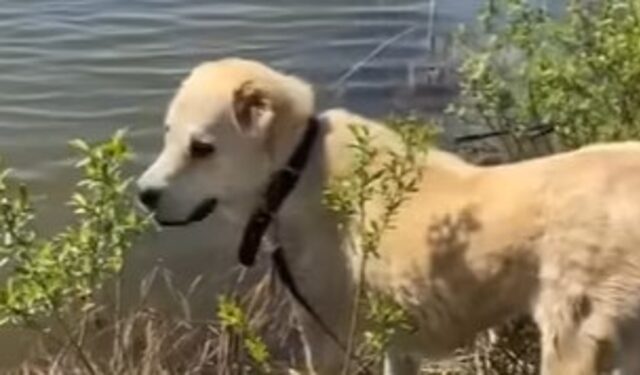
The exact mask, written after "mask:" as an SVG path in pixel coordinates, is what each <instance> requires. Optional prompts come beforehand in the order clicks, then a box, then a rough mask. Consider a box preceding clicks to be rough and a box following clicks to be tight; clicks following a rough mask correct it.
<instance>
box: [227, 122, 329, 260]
mask: <svg viewBox="0 0 640 375" xmlns="http://www.w3.org/2000/svg"><path fill="white" fill-rule="evenodd" d="M319 128H320V122H319V120H318V119H317V118H316V117H315V116H312V117H310V118H309V120H308V122H307V129H306V130H305V132H304V135H303V137H302V140H301V141H300V143H299V144H298V146H297V147H296V149H295V150H294V151H293V154H291V156H290V157H289V161H288V162H287V164H286V166H285V167H284V168H283V169H280V170H279V171H277V172H275V173H274V174H273V175H272V176H271V179H270V181H269V185H267V190H266V191H265V193H264V197H263V200H262V204H261V205H260V206H259V207H258V208H257V209H256V210H255V211H254V212H253V214H252V215H251V218H250V219H249V222H248V223H247V226H246V227H245V229H244V233H243V235H242V242H241V243H240V249H239V254H238V256H239V258H240V263H242V265H244V266H246V267H250V266H252V265H253V264H254V263H255V260H256V256H257V254H258V250H259V249H260V242H261V241H262V237H264V233H265V232H266V231H267V228H268V227H269V224H271V220H272V219H273V216H274V215H275V214H276V213H277V212H278V209H279V208H280V206H281V205H282V202H284V200H285V199H286V198H287V196H288V195H289V193H291V191H292V190H293V189H294V188H295V187H296V184H297V183H298V180H299V179H300V174H301V173H302V171H303V170H304V168H305V166H306V165H307V162H308V160H309V155H310V154H311V148H312V147H313V144H314V142H315V140H316V138H317V136H318V130H319Z"/></svg>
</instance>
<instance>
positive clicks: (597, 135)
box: [452, 0, 640, 158]
mask: <svg viewBox="0 0 640 375" xmlns="http://www.w3.org/2000/svg"><path fill="white" fill-rule="evenodd" d="M487 1H488V2H487V7H486V10H485V12H484V13H483V16H482V18H481V19H482V21H483V22H482V26H481V29H482V31H483V32H482V33H481V35H482V38H483V41H481V42H480V46H479V47H478V46H477V44H476V45H475V46H473V47H470V44H467V45H465V43H462V44H461V48H462V50H463V53H464V62H463V64H462V67H461V70H460V71H461V89H462V93H461V100H460V101H459V103H458V104H457V105H456V106H454V107H453V108H452V110H453V112H454V113H455V114H457V116H458V117H459V118H460V119H462V120H463V122H465V123H468V124H479V125H481V126H483V127H485V128H488V129H491V130H494V131H498V132H502V133H504V134H506V137H505V138H504V142H503V143H504V146H505V148H506V150H507V152H508V153H509V155H510V156H511V158H522V157H526V156H528V155H529V154H530V153H531V142H530V141H531V138H532V137H533V138H536V137H537V136H538V135H539V134H540V133H542V134H544V133H547V131H551V132H553V134H554V136H553V140H554V142H555V143H554V145H553V146H556V147H550V145H549V144H546V147H545V148H543V149H542V151H541V150H539V149H538V150H536V151H535V152H537V153H539V152H549V151H551V150H554V149H557V148H558V147H557V146H559V147H560V148H575V147H580V146H583V145H586V144H589V143H593V142H601V141H619V140H624V139H630V138H637V137H638V136H639V135H640V91H638V90H637V87H638V86H639V85H640V44H639V43H638V40H640V1H638V0H607V1H584V0H583V1H581V0H568V5H567V8H566V12H565V13H563V14H561V15H558V16H557V17H551V16H550V14H549V12H548V11H547V9H546V8H545V6H544V4H546V2H544V1H542V2H541V1H535V0H534V1H525V0H487ZM476 42H478V41H476Z"/></svg>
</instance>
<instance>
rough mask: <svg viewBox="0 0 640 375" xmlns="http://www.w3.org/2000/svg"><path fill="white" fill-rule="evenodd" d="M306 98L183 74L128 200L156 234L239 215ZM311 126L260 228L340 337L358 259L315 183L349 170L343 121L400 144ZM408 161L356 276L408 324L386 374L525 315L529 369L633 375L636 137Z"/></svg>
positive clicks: (264, 83) (302, 113) (332, 122)
mask: <svg viewBox="0 0 640 375" xmlns="http://www.w3.org/2000/svg"><path fill="white" fill-rule="evenodd" d="M313 96H314V95H313V92H312V89H311V88H310V87H309V86H308V85H307V84H306V83H304V82H303V81H301V80H300V79H298V78H295V77H292V76H289V75H285V74H283V73H280V72H277V71H274V70H272V69H270V68H268V67H266V66H264V65H262V64H260V63H258V62H252V61H246V60H239V59H225V60H220V61H215V62H209V63H205V64H202V65H200V66H198V67H197V68H195V69H194V70H193V72H192V73H191V75H190V76H189V77H188V78H186V79H185V81H184V82H183V83H182V86H181V87H180V88H179V90H178V92H177V94H176V96H175V97H174V99H173V101H172V103H171V105H170V107H169V110H168V113H167V116H166V135H165V146H164V149H163V151H162V153H161V154H160V155H159V157H158V159H157V160H156V162H155V163H154V164H153V165H152V166H151V167H149V169H148V170H147V171H146V172H145V173H144V175H143V176H142V177H141V178H140V180H139V186H140V189H141V199H142V201H143V202H144V203H145V204H146V205H147V206H148V207H149V208H150V209H152V210H153V211H154V212H155V217H156V219H157V220H158V221H159V222H160V223H163V224H167V225H172V224H173V225H182V224H188V223H190V222H192V221H196V220H199V219H202V218H204V217H205V216H206V215H208V214H209V213H210V212H211V211H213V209H214V208H215V207H216V206H217V207H220V208H221V209H226V210H228V211H230V212H232V213H233V214H235V215H238V216H239V217H244V218H246V217H247V216H248V215H249V213H250V212H251V211H252V210H253V209H254V208H255V207H256V206H257V205H258V204H259V203H260V199H261V196H262V193H263V190H264V189H265V186H266V184H267V181H268V180H269V176H270V175H271V174H272V173H273V172H274V171H276V170H278V169H280V168H282V167H283V166H284V164H285V163H286V161H287V159H288V157H289V155H290V154H291V153H292V152H293V150H294V149H295V148H296V147H297V145H298V143H299V142H300V138H301V137H302V134H303V133H304V132H305V128H306V126H307V123H308V121H307V120H308V118H309V117H310V116H313V115H314V114H315V108H314V97H313ZM319 118H320V121H321V131H320V135H319V137H318V139H317V140H316V142H315V144H314V145H313V148H312V155H311V159H310V161H309V163H308V165H307V166H306V168H305V170H304V172H303V174H302V177H301V180H300V182H299V183H298V185H297V187H296V188H295V190H294V191H293V192H292V193H291V195H290V196H289V197H288V198H287V200H286V201H285V203H284V206H283V207H282V208H281V210H280V211H279V212H278V214H277V216H276V218H275V221H276V223H277V236H278V238H279V240H280V242H281V243H282V244H283V245H284V248H285V252H286V256H287V259H288V261H289V263H290V265H291V268H292V270H293V273H294V276H295V278H296V280H297V283H298V284H299V286H300V289H301V290H302V292H303V294H304V295H305V297H306V298H307V299H308V300H309V301H310V302H311V304H312V305H313V306H314V309H315V310H317V311H318V313H319V314H320V315H321V317H322V319H323V321H324V322H326V323H327V324H328V325H329V326H330V327H331V328H332V330H333V331H334V332H335V333H336V334H338V335H339V336H340V337H339V338H340V339H341V340H345V339H346V337H345V336H346V332H347V325H348V320H349V316H350V308H351V306H352V300H353V291H354V276H353V273H354V272H352V271H353V270H354V268H355V267H354V264H357V262H358V259H357V258H358V256H359V255H358V254H359V252H358V251H352V250H349V249H347V248H346V247H345V246H344V244H345V242H346V241H345V238H344V237H343V236H344V233H341V232H340V231H339V230H338V227H337V218H336V217H335V215H334V214H332V213H331V212H330V211H329V210H328V209H327V208H326V207H325V206H324V205H323V200H322V197H323V189H324V187H326V186H327V183H328V182H329V181H331V179H333V178H335V177H337V176H340V175H342V174H344V173H347V171H348V170H349V166H350V165H351V163H352V159H353V156H354V151H353V149H352V148H350V147H349V145H350V144H351V143H352V142H353V137H352V134H351V132H350V131H349V130H348V125H349V124H354V123H358V124H366V125H367V126H368V127H369V128H370V129H371V131H372V134H373V136H374V140H375V143H376V144H377V145H379V146H381V147H391V148H395V147H399V139H398V137H397V135H396V134H395V133H394V132H392V131H390V130H388V129H387V128H385V127H384V126H382V125H380V124H378V123H375V122H373V121H371V120H367V119H364V118H361V117H358V116H356V115H353V114H350V113H348V112H347V111H344V110H330V111H327V112H325V113H323V114H320V115H319ZM423 167H424V176H423V181H421V182H420V185H419V189H418V191H417V192H416V193H415V194H413V195H411V198H410V200H409V201H408V202H406V203H405V204H404V205H403V206H402V210H401V213H400V215H399V216H398V217H397V220H396V224H397V227H396V229H394V230H393V231H391V232H388V233H387V234H386V235H385V236H384V238H383V240H382V246H381V249H380V258H379V259H377V260H375V261H374V262H372V263H371V265H370V267H368V271H367V279H368V280H369V281H370V283H371V285H372V287H374V288H376V289H377V290H379V291H380V292H383V293H386V294H387V295H389V296H392V297H394V298H395V300H396V302H398V303H399V304H400V305H402V306H403V307H404V308H406V309H407V311H408V312H409V313H410V314H411V316H412V317H413V318H414V320H415V322H416V324H417V328H418V329H417V330H416V332H413V333H412V334H406V335H404V336H402V337H397V338H396V339H395V340H394V342H393V345H392V347H391V349H390V350H389V353H388V356H387V363H386V366H385V372H386V373H388V374H401V375H404V374H416V373H417V371H418V370H417V368H418V363H419V360H420V358H422V357H425V356H427V357H428V356H429V355H440V354H442V353H446V352H447V351H448V350H451V349H452V348H455V347H456V346H457V345H459V344H460V343H461V342H463V341H465V340H467V339H469V338H472V337H473V336H474V334H476V333H477V332H479V331H480V330H483V329H485V328H487V327H491V326H493V325H495V324H499V323H501V322H503V321H504V320H506V319H508V318H510V317H512V316H514V315H518V314H522V313H530V314H532V316H533V317H534V318H535V321H536V322H537V324H538V326H539V328H540V330H541V332H542V367H543V370H542V372H543V374H547V375H573V374H575V375H596V374H599V373H600V372H601V371H610V370H611V371H613V369H616V371H617V373H619V374H640V230H639V229H640V145H639V144H637V143H623V144H609V145H598V146H592V147H587V148H584V149H582V150H578V151H574V152H568V153H563V154H559V155H555V156H550V157H544V158H539V159H536V160H532V161H527V162H521V163H515V164H509V165H503V166H497V167H477V166H473V165H470V164H467V163H465V162H464V161H462V160H460V159H459V158H457V157H456V156H454V155H451V154H448V153H445V152H442V151H438V150H430V151H429V153H428V157H427V159H426V161H425V164H424V166H423ZM299 315H300V320H301V323H302V328H303V332H304V338H305V341H306V353H307V357H308V363H309V368H310V371H312V372H314V373H318V374H322V375H334V374H338V373H340V369H341V368H342V366H343V361H344V353H343V350H342V349H341V348H340V346H339V345H337V344H336V342H335V341H333V340H332V339H331V338H330V337H329V336H328V335H327V333H326V332H325V331H324V330H323V329H321V328H320V327H319V325H318V324H317V322H316V321H315V320H314V319H312V318H311V317H310V316H309V315H308V314H306V312H305V311H304V310H300V311H299Z"/></svg>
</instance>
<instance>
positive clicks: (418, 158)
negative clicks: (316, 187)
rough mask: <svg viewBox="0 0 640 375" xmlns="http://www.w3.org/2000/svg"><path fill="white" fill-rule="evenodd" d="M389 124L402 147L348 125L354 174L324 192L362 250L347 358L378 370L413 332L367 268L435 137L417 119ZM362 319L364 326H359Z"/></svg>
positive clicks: (412, 187) (417, 180) (354, 245)
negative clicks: (399, 338)
mask: <svg viewBox="0 0 640 375" xmlns="http://www.w3.org/2000/svg"><path fill="white" fill-rule="evenodd" d="M389 125H390V126H391V127H392V128H394V129H395V130H396V131H397V132H398V134H399V136H400V139H401V144H402V147H400V149H392V148H388V147H381V146H380V145H377V144H376V143H375V141H374V139H373V137H372V135H371V132H370V129H369V128H367V127H366V126H363V125H358V124H353V125H351V126H350V130H351V133H352V135H353V138H354V141H353V143H352V144H351V145H350V147H351V148H352V150H353V155H354V161H353V164H352V166H351V170H350V171H349V172H348V173H346V174H345V175H344V176H342V177H339V178H336V179H335V180H334V181H331V182H330V185H329V186H328V187H327V189H326V190H325V194H324V201H325V205H326V206H327V207H328V208H329V209H330V210H332V211H333V212H335V213H336V214H337V215H338V217H339V218H340V220H341V223H342V229H343V230H344V231H345V233H347V235H348V236H349V240H350V241H349V242H350V243H351V246H352V248H353V249H354V251H356V252H358V254H357V256H358V257H359V264H360V267H359V276H358V285H357V290H356V296H355V305H354V306H355V308H354V309H353V310H354V311H353V316H352V319H351V321H352V324H351V330H350V332H349V336H348V337H349V341H348V344H347V353H346V354H345V355H346V358H350V357H352V353H356V354H357V357H358V358H359V359H360V360H361V362H362V363H359V364H358V366H359V367H367V368H370V367H378V368H379V367H380V366H381V365H382V358H383V354H384V352H385V350H386V348H387V347H388V345H389V343H390V340H391V338H392V337H393V336H394V335H395V334H397V333H399V332H401V331H403V330H410V329H411V324H410V318H409V316H408V315H407V314H406V312H405V311H404V310H403V309H402V308H401V307H400V306H399V305H398V304H396V303H395V302H394V301H393V299H392V298H389V296H384V295H381V294H380V293H378V292H376V291H374V290H373V289H371V288H368V287H367V281H366V269H367V264H368V261H369V260H370V259H371V258H372V257H379V253H378V250H379V246H380V242H381V239H382V236H383V234H384V233H385V232H387V231H389V230H392V229H393V228H394V220H395V218H396V216H397V214H398V213H399V212H400V209H401V206H402V204H403V203H405V202H406V201H407V199H409V197H410V195H411V194H412V193H414V192H415V191H417V188H418V184H419V183H420V181H421V179H422V172H423V165H424V164H423V162H424V157H425V155H426V151H427V147H428V144H429V141H430V139H431V137H432V132H430V128H429V127H427V126H426V125H425V124H423V123H422V122H420V121H418V120H417V119H411V118H409V119H403V120H401V119H392V120H390V121H389ZM360 315H362V316H363V317H364V321H363V322H358V319H359V316H360ZM358 326H362V327H364V329H363V335H362V337H360V338H358V337H356V332H357V330H358ZM351 371H355V373H357V372H358V371H359V369H355V370H353V369H352V368H351V367H350V366H345V368H344V371H343V373H344V374H348V373H353V372H351Z"/></svg>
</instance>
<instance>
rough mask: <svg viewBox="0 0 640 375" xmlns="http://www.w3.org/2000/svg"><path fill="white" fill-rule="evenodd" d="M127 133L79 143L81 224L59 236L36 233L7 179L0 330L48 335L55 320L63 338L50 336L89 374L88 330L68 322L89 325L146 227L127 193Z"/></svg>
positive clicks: (1, 193)
mask: <svg viewBox="0 0 640 375" xmlns="http://www.w3.org/2000/svg"><path fill="white" fill-rule="evenodd" d="M123 135H124V134H123V133H122V132H120V133H117V134H116V135H115V136H114V137H113V138H112V139H110V140H109V141H107V142H105V143H102V144H97V145H93V146H90V145H88V144H87V143H85V142H83V141H79V140H78V141H73V142H72V145H73V146H74V148H75V149H76V150H78V152H79V153H80V154H81V156H82V160H80V162H79V163H78V164H77V165H76V166H77V167H78V168H80V169H81V170H82V171H83V173H84V178H83V179H82V180H81V181H80V182H79V183H78V185H77V191H76V193H75V194H74V195H73V196H72V198H71V201H70V205H71V207H72V208H73V211H74V213H75V216H76V222H75V223H74V224H71V225H70V226H68V227H67V228H66V229H65V230H64V231H62V232H61V233H60V234H58V235H56V236H54V237H53V238H41V237H40V236H39V235H38V233H37V231H36V230H35V228H34V226H33V220H34V218H35V211H34V208H33V205H32V203H31V200H30V198H29V194H28V192H27V189H26V188H25V187H24V186H18V187H12V184H10V182H9V178H8V172H7V171H4V172H2V173H0V264H2V265H3V266H4V267H7V268H9V275H8V277H7V279H6V281H5V282H4V284H3V286H2V288H1V289H0V325H8V324H12V325H15V326H21V327H27V328H32V329H35V330H37V331H39V332H42V333H47V332H51V330H50V329H48V328H45V327H44V326H43V325H42V322H43V320H45V319H49V318H54V320H55V322H56V324H57V325H59V326H60V327H61V328H62V331H63V332H64V334H63V336H62V337H56V336H54V335H51V337H52V338H53V339H55V340H57V341H60V342H61V344H64V345H71V346H72V347H73V348H74V349H75V350H76V354H77V355H78V356H79V357H80V359H81V360H82V362H83V363H84V365H85V366H86V369H85V370H86V371H88V372H90V373H96V371H97V369H96V368H95V366H94V365H93V364H91V363H90V360H89V358H88V354H87V353H86V352H85V350H84V349H83V347H82V346H83V336H84V334H83V330H84V324H80V325H77V324H70V323H69V319H77V318H78V317H80V318H81V320H83V321H84V319H85V318H86V317H87V316H88V311H89V310H91V309H92V307H93V306H94V301H95V300H94V298H93V297H94V294H95V293H96V292H97V291H99V290H100V288H101V287H102V286H104V285H105V282H106V281H108V279H109V278H111V277H113V276H114V275H116V274H117V273H118V272H119V271H120V269H121V267H122V262H123V256H124V253H125V252H126V251H127V250H128V249H129V248H131V245H132V243H133V241H134V240H135V238H136V236H137V235H139V234H140V233H141V232H142V231H143V230H144V228H145V223H146V219H145V218H144V217H142V216H140V215H139V214H138V213H137V211H136V210H135V208H134V206H133V205H134V203H133V202H132V200H131V199H130V198H129V195H128V194H127V187H128V186H129V183H130V180H129V179H126V178H124V177H123V173H122V167H123V163H124V162H125V161H126V160H127V159H128V158H129V157H130V152H129V149H128V147H127V146H126V145H125V143H124V140H123Z"/></svg>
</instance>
